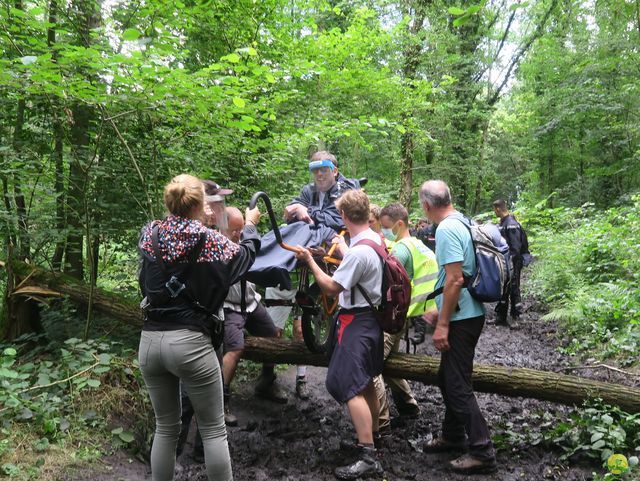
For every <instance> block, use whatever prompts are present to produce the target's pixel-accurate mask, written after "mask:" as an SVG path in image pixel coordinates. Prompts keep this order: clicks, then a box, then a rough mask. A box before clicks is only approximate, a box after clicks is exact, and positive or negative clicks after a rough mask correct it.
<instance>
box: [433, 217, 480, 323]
mask: <svg viewBox="0 0 640 481" xmlns="http://www.w3.org/2000/svg"><path fill="white" fill-rule="evenodd" d="M460 221H462V222H465V223H466V222H467V221H466V220H465V219H464V217H463V216H462V214H460V213H459V212H456V213H455V214H451V215H449V216H448V217H446V218H445V219H444V220H443V221H442V222H440V224H439V225H438V229H437V230H436V261H437V262H438V280H437V282H436V287H435V288H436V289H437V288H439V287H441V286H443V285H444V281H445V277H446V274H445V270H444V266H445V265H446V264H451V263H453V262H462V273H463V274H464V275H465V276H470V275H472V274H473V273H474V272H475V270H476V257H475V255H474V251H473V242H472V241H471V236H470V235H469V230H468V229H467V228H466V227H465V225H463V224H462V222H460ZM436 304H437V306H438V310H440V307H441V306H442V294H441V295H439V296H438V297H436ZM458 306H460V310H459V311H456V312H454V313H453V316H451V320H452V321H459V320H461V319H469V318H472V317H478V316H483V315H484V306H483V305H482V303H481V302H478V301H476V300H475V299H474V298H473V297H471V294H469V291H467V289H465V288H464V287H463V288H462V290H461V291H460V299H459V300H458Z"/></svg>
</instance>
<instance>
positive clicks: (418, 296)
mask: <svg viewBox="0 0 640 481" xmlns="http://www.w3.org/2000/svg"><path fill="white" fill-rule="evenodd" d="M398 243H401V244H404V245H405V246H406V247H407V249H409V252H410V253H411V258H412V260H413V278H412V279H411V304H410V305H409V311H408V312H407V316H408V317H413V316H421V315H422V314H424V313H425V312H427V311H430V310H431V309H434V308H435V307H436V302H435V300H434V299H431V300H429V301H427V300H426V299H427V296H428V295H429V294H431V292H433V290H434V289H435V287H436V281H437V279H438V262H437V261H436V255H435V254H434V253H433V251H432V250H431V249H429V248H428V247H427V246H425V245H424V244H423V242H422V241H421V240H420V239H417V238H415V237H405V238H404V239H401V240H399V241H398Z"/></svg>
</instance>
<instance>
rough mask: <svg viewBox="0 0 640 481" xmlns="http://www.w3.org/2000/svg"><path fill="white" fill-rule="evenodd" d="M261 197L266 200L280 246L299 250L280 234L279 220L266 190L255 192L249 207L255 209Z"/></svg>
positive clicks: (295, 250)
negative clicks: (287, 242)
mask: <svg viewBox="0 0 640 481" xmlns="http://www.w3.org/2000/svg"><path fill="white" fill-rule="evenodd" d="M260 199H262V200H263V201H264V205H265V206H266V207H267V214H269V221H270V222H271V228H272V229H273V233H274V235H275V236H276V241H278V244H279V245H280V247H282V248H283V249H285V250H288V251H291V252H299V251H300V249H298V248H297V247H294V246H290V245H289V244H286V243H285V242H284V241H283V240H282V235H281V234H280V228H279V226H278V221H277V219H276V216H275V214H274V213H273V206H272V205H271V199H269V196H268V195H267V194H266V193H265V192H256V193H255V194H253V197H251V200H250V201H249V209H254V208H255V207H256V205H257V204H258V201H259V200H260Z"/></svg>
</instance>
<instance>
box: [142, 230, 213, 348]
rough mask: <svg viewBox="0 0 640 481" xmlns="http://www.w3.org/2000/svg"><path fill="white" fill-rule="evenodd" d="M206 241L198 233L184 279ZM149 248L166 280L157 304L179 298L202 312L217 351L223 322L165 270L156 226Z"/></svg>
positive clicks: (204, 235) (165, 266) (204, 237)
mask: <svg viewBox="0 0 640 481" xmlns="http://www.w3.org/2000/svg"><path fill="white" fill-rule="evenodd" d="M206 240H207V234H206V232H202V233H200V239H198V243H197V244H196V245H195V247H194V248H193V249H192V250H191V252H189V257H188V261H187V262H188V268H187V269H186V271H185V272H184V277H188V275H189V270H190V269H189V267H191V265H192V264H195V263H196V262H197V260H198V256H199V255H200V252H201V251H202V248H203V246H204V243H205V242H206ZM151 246H152V247H153V253H154V255H155V256H156V262H157V263H158V266H159V267H160V270H161V271H162V272H163V273H164V274H165V276H166V277H167V278H168V280H167V282H165V285H164V286H165V288H166V290H165V292H164V295H163V296H162V298H161V299H159V304H166V303H167V302H169V301H170V300H171V299H176V298H179V297H180V298H182V299H183V300H185V301H187V303H188V304H191V306H192V307H193V309H194V310H196V311H200V312H204V313H205V314H206V315H207V321H208V326H207V327H208V328H209V332H210V334H211V344H212V345H213V348H214V349H218V348H219V347H220V345H221V344H222V341H223V339H224V322H223V321H222V319H220V318H219V317H218V314H217V313H215V312H212V311H210V310H209V309H207V308H206V307H205V306H203V305H202V304H200V303H199V302H198V300H197V299H195V298H193V296H191V294H190V293H189V290H188V289H187V286H186V284H185V282H184V281H183V280H181V279H179V278H178V277H177V276H175V275H172V274H171V273H170V272H169V269H168V268H167V264H166V263H165V261H164V259H163V258H162V252H160V247H159V246H158V225H157V224H156V225H154V226H153V229H152V231H151ZM185 281H186V279H185ZM146 299H147V298H146V297H145V299H143V300H142V304H141V307H142V308H143V309H145V300H146ZM157 302H158V300H155V301H154V304H155V303H157ZM146 307H147V308H148V307H153V306H152V305H150V304H149V302H148V301H147V303H146Z"/></svg>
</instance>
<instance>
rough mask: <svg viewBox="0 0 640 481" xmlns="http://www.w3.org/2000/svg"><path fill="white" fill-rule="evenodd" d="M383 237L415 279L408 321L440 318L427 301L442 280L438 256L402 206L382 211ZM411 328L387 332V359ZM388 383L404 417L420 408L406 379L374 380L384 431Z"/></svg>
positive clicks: (386, 414) (412, 283)
mask: <svg viewBox="0 0 640 481" xmlns="http://www.w3.org/2000/svg"><path fill="white" fill-rule="evenodd" d="M380 224H381V226H382V234H383V235H384V237H385V239H386V240H387V241H389V242H388V245H390V250H391V253H392V254H393V255H394V256H396V257H397V258H398V260H400V262H401V263H402V265H403V266H404V268H405V269H406V271H407V274H409V278H410V279H411V304H410V306H409V311H408V314H407V317H408V318H411V317H422V316H425V318H428V319H429V320H431V318H432V317H434V316H435V317H436V318H437V315H438V310H437V309H436V304H435V302H434V301H433V300H430V301H427V300H426V298H427V295H428V294H430V293H431V292H432V291H433V289H434V288H435V284H436V280H437V277H438V264H437V262H436V256H435V254H434V253H433V252H432V251H431V250H430V249H429V248H428V247H426V246H425V245H424V243H423V242H422V241H421V240H419V239H417V238H415V237H412V236H411V235H410V234H409V214H408V212H407V209H405V207H404V206H403V205H402V204H399V203H393V204H389V205H387V206H386V207H385V208H384V209H382V211H381V212H380ZM407 328H408V326H405V328H404V329H402V331H400V332H399V333H397V334H388V333H384V357H385V359H386V358H387V357H388V356H389V354H391V353H392V352H398V350H399V345H400V340H401V339H402V337H403V336H404V335H405V331H406V329H407ZM385 382H386V383H387V385H389V387H390V388H391V393H392V395H393V399H394V402H395V404H396V408H397V410H398V413H399V414H400V416H402V417H415V416H417V415H418V414H419V413H420V408H419V407H418V403H417V401H416V400H415V398H414V396H413V393H412V392H411V387H410V386H409V383H408V382H407V381H406V380H404V379H394V378H387V377H385V378H384V381H383V378H382V376H378V378H376V379H375V380H374V384H375V386H376V393H377V394H378V399H379V400H380V430H381V432H382V430H384V429H385V428H386V427H387V426H390V424H391V419H390V413H389V402H388V400H387V394H386V389H385Z"/></svg>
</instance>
